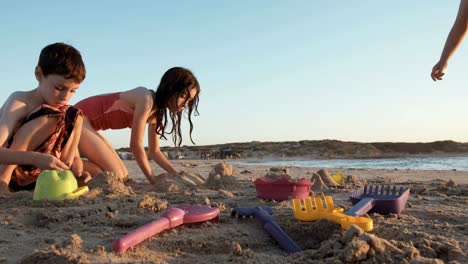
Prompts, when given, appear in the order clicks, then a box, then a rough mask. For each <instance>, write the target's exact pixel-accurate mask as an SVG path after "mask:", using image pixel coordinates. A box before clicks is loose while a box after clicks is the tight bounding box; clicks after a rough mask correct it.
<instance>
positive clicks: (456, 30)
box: [431, 0, 468, 81]
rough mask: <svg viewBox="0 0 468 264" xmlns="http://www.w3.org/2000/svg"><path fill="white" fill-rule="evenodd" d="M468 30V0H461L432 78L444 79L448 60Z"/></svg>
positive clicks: (433, 69) (435, 79)
mask: <svg viewBox="0 0 468 264" xmlns="http://www.w3.org/2000/svg"><path fill="white" fill-rule="evenodd" d="M467 30H468V0H461V1H460V6H459V8H458V14H457V18H456V19H455V22H454V24H453V26H452V29H451V30H450V33H449V35H448V37H447V40H446V41H445V46H444V49H443V50H442V54H441V56H440V59H439V61H438V62H437V63H436V65H434V67H433V68H432V72H431V78H432V80H434V81H437V80H442V76H444V74H445V73H444V71H445V69H446V68H447V64H448V61H449V60H450V58H451V57H452V56H453V54H454V53H455V51H456V50H457V48H458V47H459V46H460V44H461V42H462V41H463V38H464V37H465V35H466V32H467Z"/></svg>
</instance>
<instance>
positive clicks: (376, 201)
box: [347, 185, 410, 216]
mask: <svg viewBox="0 0 468 264" xmlns="http://www.w3.org/2000/svg"><path fill="white" fill-rule="evenodd" d="M409 193H410V188H403V187H397V186H393V187H392V186H383V185H382V186H372V185H369V186H368V185H365V186H364V188H361V189H360V190H358V191H355V192H352V193H350V194H349V199H350V200H351V203H352V204H353V205H354V206H353V207H352V208H351V209H349V210H348V212H347V214H349V215H353V216H361V215H364V214H366V213H367V212H370V213H380V214H390V213H395V214H399V213H401V212H402V211H403V209H404V208H405V205H406V202H407V201H408V197H409Z"/></svg>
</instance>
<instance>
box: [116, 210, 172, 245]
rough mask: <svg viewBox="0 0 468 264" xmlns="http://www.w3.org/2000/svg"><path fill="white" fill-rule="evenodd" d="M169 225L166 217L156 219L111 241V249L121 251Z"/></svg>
mask: <svg viewBox="0 0 468 264" xmlns="http://www.w3.org/2000/svg"><path fill="white" fill-rule="evenodd" d="M169 227H170V221H169V219H168V218H166V217H161V218H159V219H156V220H154V221H152V222H150V223H148V224H146V225H144V226H142V227H140V228H138V229H136V230H134V231H132V232H130V233H128V234H126V235H125V236H123V237H121V238H119V239H117V240H115V241H114V243H112V250H113V251H114V252H116V253H123V252H125V251H127V249H129V248H131V247H134V246H136V245H138V244H140V243H141V242H143V241H144V240H145V239H147V238H149V237H152V236H154V235H156V234H157V233H159V232H162V231H164V230H166V229H168V228H169Z"/></svg>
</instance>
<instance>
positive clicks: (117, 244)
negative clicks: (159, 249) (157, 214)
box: [112, 205, 219, 253]
mask: <svg viewBox="0 0 468 264" xmlns="http://www.w3.org/2000/svg"><path fill="white" fill-rule="evenodd" d="M208 220H213V221H218V220H219V209H218V208H213V207H210V206H207V205H177V206H173V207H170V208H168V209H167V210H166V211H165V212H164V214H162V216H161V218H159V219H156V220H153V221H152V222H150V223H148V224H146V225H144V226H142V227H139V228H138V229H136V230H134V231H132V232H130V233H128V234H126V235H125V236H123V237H121V238H119V239H117V240H115V241H114V242H113V243H112V250H113V251H114V252H117V253H122V252H125V251H127V249H129V248H131V247H134V246H136V245H138V244H139V243H141V242H143V241H144V240H146V239H147V238H149V237H152V236H154V235H156V234H158V233H160V232H162V231H164V230H166V229H169V228H173V227H176V226H179V225H182V224H191V223H198V222H204V221H208Z"/></svg>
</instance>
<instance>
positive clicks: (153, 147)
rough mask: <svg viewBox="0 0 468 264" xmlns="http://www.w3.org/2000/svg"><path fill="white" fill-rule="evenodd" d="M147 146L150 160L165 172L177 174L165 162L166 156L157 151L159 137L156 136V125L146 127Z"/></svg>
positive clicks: (169, 164)
mask: <svg viewBox="0 0 468 264" xmlns="http://www.w3.org/2000/svg"><path fill="white" fill-rule="evenodd" d="M148 144H149V152H150V156H151V159H152V160H154V162H156V163H157V164H158V165H159V166H160V167H161V168H163V169H164V170H165V171H167V172H169V173H172V174H177V173H178V172H177V170H176V169H175V168H174V167H173V166H172V164H171V163H170V162H169V161H168V160H167V158H166V156H165V155H164V154H163V153H162V152H161V150H160V149H159V137H158V134H156V124H149V125H148Z"/></svg>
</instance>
